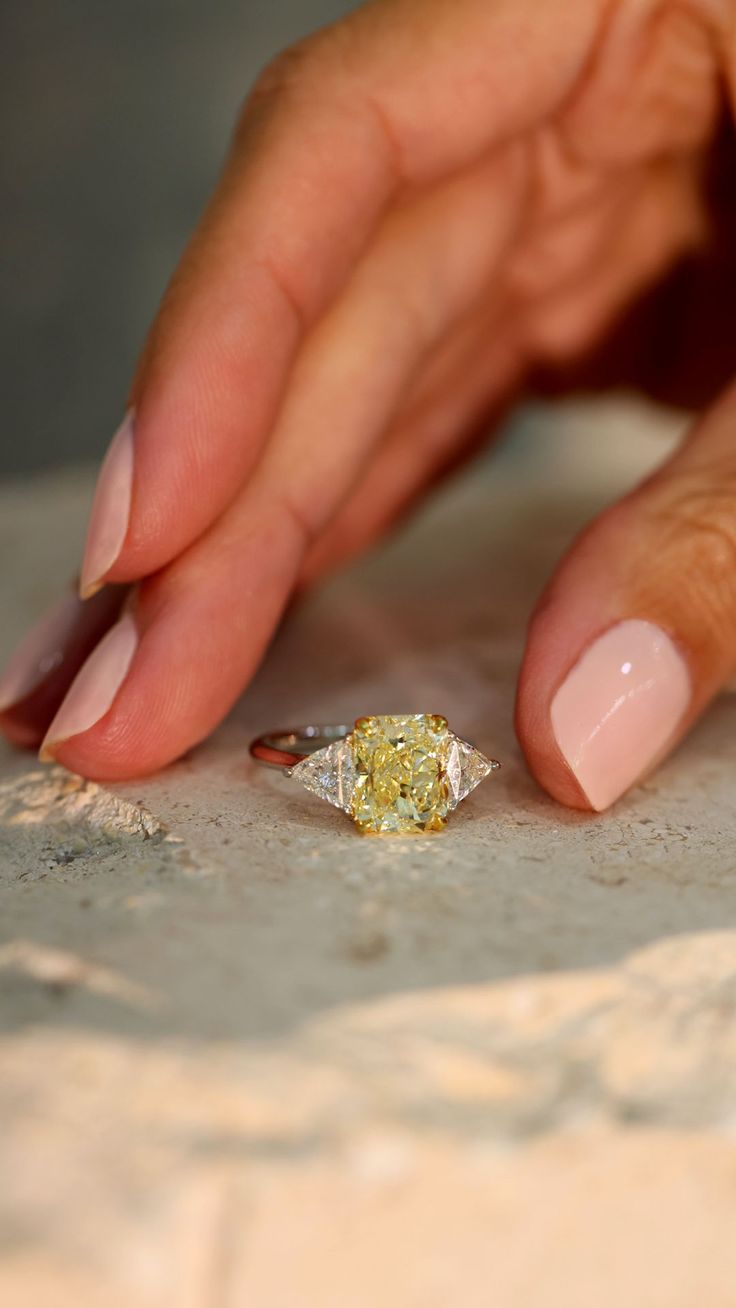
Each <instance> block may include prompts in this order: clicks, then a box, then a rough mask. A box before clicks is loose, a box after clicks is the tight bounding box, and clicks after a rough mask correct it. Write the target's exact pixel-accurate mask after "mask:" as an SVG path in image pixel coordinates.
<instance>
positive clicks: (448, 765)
mask: <svg viewBox="0 0 736 1308" xmlns="http://www.w3.org/2000/svg"><path fill="white" fill-rule="evenodd" d="M250 752H251V755H252V756H253V758H254V759H256V761H257V762H258V763H263V764H265V765H266V766H267V767H272V768H279V769H280V770H281V771H283V772H284V773H285V774H286V776H288V777H292V778H293V779H294V780H295V781H298V782H300V783H301V785H303V786H305V787H306V789H307V790H310V791H311V792H312V793H313V794H314V795H318V796H319V798H320V799H324V800H326V801H327V803H328V804H333V805H334V806H335V808H339V809H342V811H343V812H344V813H348V814H349V815H350V817H352V818H353V820H354V822H355V825H356V826H357V828H358V830H359V831H360V832H361V833H363V834H367V833H373V834H392V835H405V834H409V833H412V832H423V831H440V830H441V829H442V828H443V827H444V826H445V824H446V822H447V818H448V816H449V814H450V813H451V812H452V811H453V809H455V808H457V806H458V804H460V803H462V801H463V800H464V799H466V798H467V796H468V795H469V794H470V792H471V791H472V790H475V787H476V786H478V785H480V783H481V781H483V779H484V778H485V777H487V776H488V775H489V773H491V772H494V771H495V770H496V768H500V766H501V764H500V763H499V762H497V760H496V759H489V758H486V757H485V756H484V755H483V754H481V753H480V751H479V750H477V749H476V748H475V746H474V745H470V744H468V742H467V740H461V738H460V737H459V736H456V735H455V734H454V732H452V731H450V728H449V727H448V725H447V719H446V718H443V717H440V716H439V715H438V714H435V713H411V714H405V715H403V716H400V717H392V716H386V715H379V716H376V717H365V718H358V720H357V722H356V723H355V726H354V727H353V728H352V729H351V728H350V727H348V726H344V725H340V726H309V727H295V728H292V729H291V730H288V731H270V732H267V733H266V734H265V735H264V736H259V737H258V739H257V740H254V741H253V743H252V745H251V747H250Z"/></svg>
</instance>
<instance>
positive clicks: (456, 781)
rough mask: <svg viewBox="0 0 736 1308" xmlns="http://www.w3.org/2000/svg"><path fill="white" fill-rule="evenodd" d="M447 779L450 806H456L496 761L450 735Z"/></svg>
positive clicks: (491, 770) (486, 774) (494, 766)
mask: <svg viewBox="0 0 736 1308" xmlns="http://www.w3.org/2000/svg"><path fill="white" fill-rule="evenodd" d="M445 767H446V770H447V780H448V783H449V786H450V793H451V795H452V805H451V807H452V808H457V806H458V804H460V803H461V802H462V800H464V799H465V798H466V797H467V796H468V795H469V794H470V792H471V790H475V787H476V786H479V785H480V783H481V781H483V780H484V778H485V777H487V776H488V775H489V773H491V772H493V771H494V769H495V768H497V767H498V763H496V762H494V761H493V760H492V759H488V758H485V756H484V755H483V754H481V752H480V750H478V749H476V748H475V747H474V746H473V745H469V744H468V742H467V740H461V739H460V737H459V736H454V735H453V736H451V739H450V747H449V750H448V752H447V763H446V764H445Z"/></svg>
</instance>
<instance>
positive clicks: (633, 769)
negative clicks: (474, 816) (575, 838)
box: [551, 618, 691, 811]
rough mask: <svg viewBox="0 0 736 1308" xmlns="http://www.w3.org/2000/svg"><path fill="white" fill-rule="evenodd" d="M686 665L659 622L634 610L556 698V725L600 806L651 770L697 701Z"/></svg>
mask: <svg viewBox="0 0 736 1308" xmlns="http://www.w3.org/2000/svg"><path fill="white" fill-rule="evenodd" d="M690 696H691V686H690V676H689V673H688V669H687V665H686V664H685V661H684V659H683V657H682V655H681V654H680V653H679V652H678V650H677V648H676V646H675V645H674V643H673V641H672V640H671V639H670V637H669V636H668V635H667V633H666V632H664V631H662V629H661V628H660V627H657V626H655V625H654V623H653V622H645V621H642V620H640V619H638V618H632V619H629V620H627V621H626V622H619V623H617V625H616V626H615V627H611V628H610V629H609V630H608V631H606V632H604V633H603V635H602V636H599V637H598V639H597V640H595V641H594V642H593V644H592V645H590V646H589V647H588V649H587V650H585V652H584V653H583V654H582V655H581V657H580V659H579V660H578V662H577V663H576V664H575V666H574V667H573V669H572V671H571V672H569V673H568V675H567V677H566V678H565V680H564V681H563V683H562V685H561V686H560V688H559V690H558V691H557V694H556V695H555V697H554V699H553V701H552V708H551V717H552V728H553V731H554V734H555V737H556V740H557V744H558V745H559V747H560V750H561V751H562V753H563V754H564V756H565V758H566V760H567V762H568V763H569V765H570V767H571V769H572V771H573V772H574V774H575V776H576V778H577V780H578V782H579V784H580V786H581V787H582V789H583V790H584V791H585V794H586V795H587V797H588V800H589V801H590V804H591V806H592V807H593V808H594V809H597V810H598V811H600V810H602V809H604V808H608V806H609V804H612V803H613V802H614V800H616V799H618V797H619V796H620V795H622V794H623V793H624V791H626V790H628V788H629V786H632V785H633V784H634V782H635V781H636V780H637V779H638V778H639V777H640V776H642V774H643V773H644V772H646V770H647V768H648V767H649V766H650V764H652V763H653V762H654V760H655V759H656V757H657V755H658V754H659V753H660V751H661V750H662V749H663V747H664V746H665V745H666V744H667V741H668V740H669V738H670V737H671V736H672V735H673V733H674V732H675V730H676V728H677V725H678V723H679V722H680V720H681V718H682V716H683V714H684V713H685V711H686V709H687V707H688V704H689V703H690Z"/></svg>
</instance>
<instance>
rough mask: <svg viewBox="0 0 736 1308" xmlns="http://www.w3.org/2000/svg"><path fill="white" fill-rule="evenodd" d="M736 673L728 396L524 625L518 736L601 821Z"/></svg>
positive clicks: (735, 464)
mask: <svg viewBox="0 0 736 1308" xmlns="http://www.w3.org/2000/svg"><path fill="white" fill-rule="evenodd" d="M735 668H736V387H734V388H733V389H731V390H730V391H729V392H727V394H726V395H725V396H724V397H723V398H722V399H721V400H720V401H719V402H718V404H717V405H716V406H715V407H714V408H713V409H712V410H711V411H710V412H709V413H708V414H707V415H706V417H705V418H704V419H703V420H702V421H701V422H700V423H699V425H698V426H697V427H696V428H695V430H694V431H693V432H692V433H691V434H690V436H689V437H688V438H687V440H686V441H685V442H684V444H683V445H682V446H681V447H680V448H679V450H678V451H677V452H676V453H675V455H674V456H673V457H672V458H670V459H668V460H667V462H666V463H665V464H664V465H663V466H662V467H661V468H660V469H659V470H658V471H657V472H656V473H655V474H654V475H653V476H651V477H649V478H648V479H647V480H646V481H645V482H644V483H643V484H642V485H641V486H640V487H638V488H637V489H636V490H635V491H634V492H633V493H632V494H630V495H628V496H627V497H626V498H625V499H623V500H622V501H621V502H620V503H618V504H616V505H614V506H613V507H612V508H610V509H608V510H607V511H606V512H605V513H604V514H603V515H602V516H601V517H600V518H598V519H597V520H596V521H595V522H593V523H592V525H591V526H589V527H588V528H587V529H586V530H585V531H584V532H583V534H582V535H581V536H580V537H579V538H578V539H577V541H576V542H575V543H574V545H573V546H572V549H571V550H570V552H569V553H568V554H567V556H566V557H565V558H564V559H563V561H562V563H561V564H560V566H559V568H558V569H557V571H556V573H555V574H554V576H553V577H552V580H551V581H550V583H549V585H548V587H547V589H546V591H545V593H544V595H543V596H542V599H541V601H540V603H539V605H538V607H537V610H536V612H535V614H534V616H533V619H532V622H531V626H530V630H529V635H528V640H527V647H526V653H525V656H524V661H523V665H522V670H521V675H520V679H519V688H518V695H517V704H516V726H517V733H518V736H519V740H520V743H521V746H522V749H523V750H524V753H525V755H526V758H527V761H528V764H529V767H530V768H531V771H532V772H533V774H534V775H535V777H536V778H537V780H538V781H539V782H540V783H541V785H542V786H544V788H545V790H547V791H548V792H549V793H550V795H552V796H553V797H554V798H555V799H558V800H560V801H561V802H562V803H563V804H569V805H570V806H572V807H574V808H588V809H591V808H592V809H597V810H602V809H605V808H608V806H609V805H610V804H612V803H613V802H614V801H615V800H616V799H618V798H619V796H620V795H622V794H623V793H624V792H625V791H626V790H628V789H629V787H630V786H632V785H633V784H634V783H635V782H636V781H638V780H639V779H640V778H641V777H643V776H644V775H645V774H646V773H648V772H649V771H651V770H652V769H653V768H654V767H656V765H657V764H658V763H659V762H660V761H661V760H662V759H663V758H664V757H665V756H666V755H667V754H668V753H669V752H670V751H671V750H672V749H673V748H674V746H675V745H676V744H677V743H678V741H679V740H681V739H682V737H683V736H684V735H685V733H686V732H687V731H688V730H689V728H690V727H691V726H692V724H693V723H694V721H695V720H696V719H697V717H698V716H699V715H700V714H701V713H702V711H703V709H704V708H705V706H706V705H707V704H708V702H709V701H710V699H711V698H712V697H713V695H715V694H716V692H717V691H718V690H719V689H720V687H721V686H722V685H723V684H724V683H725V682H726V681H727V680H728V679H729V678H730V677H732V676H733V673H734V669H735Z"/></svg>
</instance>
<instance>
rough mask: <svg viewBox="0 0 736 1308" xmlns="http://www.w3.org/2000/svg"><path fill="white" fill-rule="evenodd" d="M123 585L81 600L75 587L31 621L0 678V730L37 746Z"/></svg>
mask: <svg viewBox="0 0 736 1308" xmlns="http://www.w3.org/2000/svg"><path fill="white" fill-rule="evenodd" d="M126 594H127V588H126V587H125V586H106V587H105V588H104V590H101V591H100V592H99V594H98V595H95V597H94V599H91V600H88V601H87V602H86V603H82V601H81V600H80V599H79V598H78V596H77V594H76V587H75V588H74V589H72V588H71V587H70V588H69V591H68V592H67V594H66V595H64V596H62V598H61V600H59V602H58V603H57V604H55V605H54V607H53V608H52V609H51V610H50V611H49V612H48V613H45V614H44V615H43V617H42V618H40V619H39V621H38V622H37V623H36V624H35V626H34V627H32V629H31V630H30V631H29V633H28V635H27V636H26V638H25V640H24V641H23V642H22V644H21V645H19V647H18V649H17V650H16V651H15V654H14V655H13V657H12V658H11V660H10V662H9V663H8V665H7V667H6V668H5V669H4V671H3V675H2V677H1V678H0V730H1V731H2V732H3V733H4V735H6V736H7V737H8V739H9V740H12V741H13V743H14V744H16V745H23V746H25V747H27V748H34V747H35V748H38V745H39V744H40V743H41V741H42V739H43V737H44V735H45V733H46V729H47V727H48V725H49V722H50V721H51V719H52V717H53V716H54V714H55V713H56V711H57V709H58V708H59V705H60V704H61V702H62V700H63V699H64V696H65V695H66V693H67V691H68V689H69V687H70V686H71V684H72V682H73V681H74V678H75V677H76V675H77V673H78V672H79V669H80V668H81V667H82V665H83V664H84V662H85V660H86V659H87V658H88V657H89V655H90V654H91V653H92V650H93V649H94V648H95V646H96V645H97V643H98V641H99V640H101V638H102V637H103V636H104V634H105V632H106V631H107V630H108V628H109V627H110V626H112V624H113V623H114V622H115V620H116V618H117V617H118V614H119V612H120V609H121V607H122V604H123V601H124V599H125V596H126Z"/></svg>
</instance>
